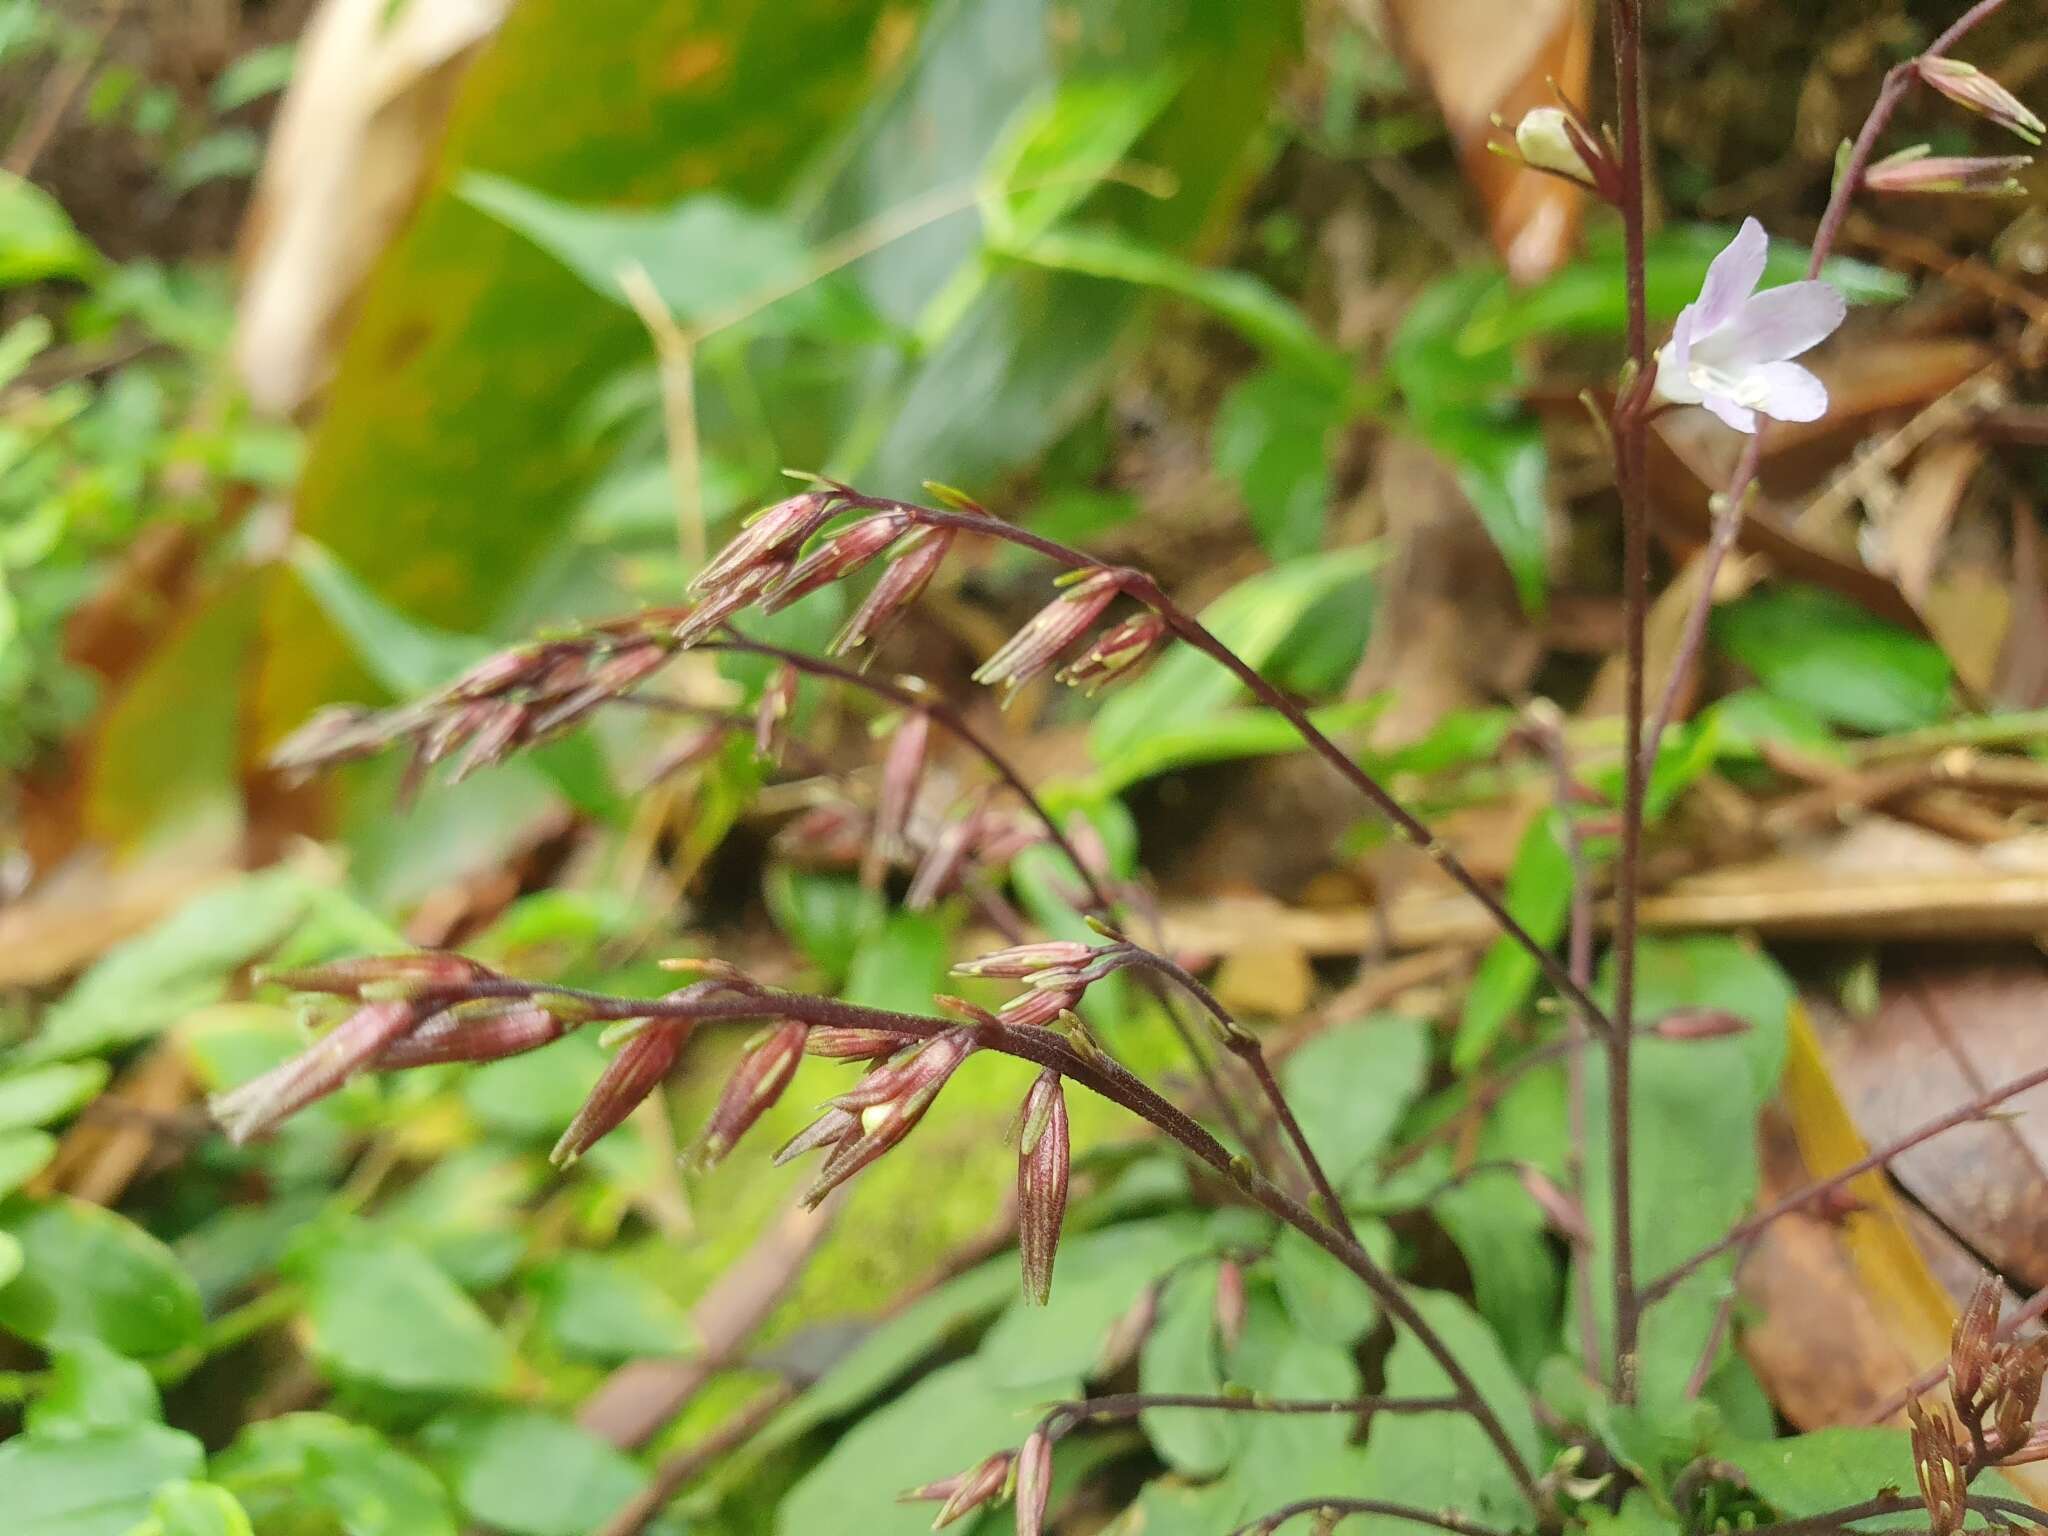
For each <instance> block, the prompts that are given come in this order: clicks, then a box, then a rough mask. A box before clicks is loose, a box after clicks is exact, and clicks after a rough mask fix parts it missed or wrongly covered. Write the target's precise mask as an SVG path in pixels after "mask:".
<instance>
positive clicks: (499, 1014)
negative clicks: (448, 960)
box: [374, 1002, 565, 1072]
mask: <svg viewBox="0 0 2048 1536" xmlns="http://www.w3.org/2000/svg"><path fill="white" fill-rule="evenodd" d="M564 1028H565V1026H564V1025H563V1023H562V1021H561V1020H560V1019H558V1018H556V1017H555V1016H554V1015H553V1014H551V1013H549V1012H548V1011H547V1010H546V1009H545V1008H536V1007H534V1006H533V1005H532V1004H531V1003H524V1002H519V1003H498V1004H495V1005H494V1006H492V1007H491V1008H489V1009H487V1010H482V1011H475V1012H472V1011H469V1010H461V1009H450V1010H448V1011H446V1012H443V1013H437V1014H435V1015H434V1016H433V1017H432V1018H430V1019H428V1020H427V1021H426V1022H425V1023H424V1024H422V1025H420V1027H419V1028H418V1029H416V1030H414V1031H413V1032H412V1033H411V1034H409V1035H404V1036H401V1037H400V1038H399V1039H397V1040H394V1041H393V1042H392V1043H391V1044H390V1045H388V1046H386V1047H385V1049H384V1052H383V1054H382V1055H380V1056H379V1057H378V1058H377V1060H376V1062H375V1063H374V1065H375V1066H376V1069H377V1070H378V1071H379V1072H402V1071H404V1070H406V1069H407V1068H409V1067H438V1066H445V1065H447V1064H448V1063H450V1062H458V1061H459V1062H485V1061H500V1060H502V1059H504V1058H505V1057H507V1056H519V1055H522V1054H524V1053H525V1052H527V1051H535V1050H539V1049H540V1048H541V1047H542V1046H544V1045H549V1044H552V1043H553V1042H554V1041H556V1040H559V1039H561V1038H562V1033H563V1030H564Z"/></svg>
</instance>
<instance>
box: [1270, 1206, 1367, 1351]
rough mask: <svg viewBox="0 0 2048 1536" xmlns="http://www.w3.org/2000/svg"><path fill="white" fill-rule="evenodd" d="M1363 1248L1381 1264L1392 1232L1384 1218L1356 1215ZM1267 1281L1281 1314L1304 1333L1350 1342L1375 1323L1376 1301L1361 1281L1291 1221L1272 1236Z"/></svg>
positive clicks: (1357, 1338)
mask: <svg viewBox="0 0 2048 1536" xmlns="http://www.w3.org/2000/svg"><path fill="white" fill-rule="evenodd" d="M1354 1226H1355V1227H1356V1228H1357V1231H1358V1240H1359V1242H1360V1243H1362V1244H1363V1245H1364V1247H1365V1251H1366V1252H1367V1253H1369V1254H1371V1255H1372V1256H1373V1258H1374V1259H1375V1260H1377V1261H1378V1262H1379V1264H1380V1266H1381V1267H1382V1268H1387V1267H1388V1266H1389V1265H1390V1263H1391V1261H1392V1259H1393V1256H1394V1234H1393V1232H1392V1231H1390V1230H1389V1229H1388V1227H1387V1226H1386V1224H1385V1223H1384V1222H1378V1221H1357V1222H1354ZM1268 1262H1269V1263H1270V1265H1271V1266H1272V1274H1273V1283H1274V1285H1275V1286H1276V1287H1277V1288H1278V1290H1279V1292H1280V1301H1281V1304H1282V1305H1284V1306H1285V1307H1286V1308H1287V1315H1288V1317H1290V1318H1291V1319H1292V1320H1293V1323H1294V1326H1295V1328H1297V1329H1298V1330H1299V1331H1300V1332H1301V1333H1302V1334H1303V1335H1304V1336H1305V1337H1307V1338H1311V1339H1321V1340H1323V1341H1324V1342H1325V1343H1330V1344H1344V1345H1351V1344H1356V1343H1357V1342H1358V1340H1359V1339H1360V1338H1361V1337H1363V1336H1364V1335H1365V1334H1367V1333H1369V1332H1371V1330H1372V1329H1373V1328H1374V1327H1376V1326H1377V1325H1378V1323H1379V1319H1380V1304H1379V1302H1378V1300H1377V1299H1375V1298H1374V1296H1373V1294H1372V1292H1371V1291H1370V1290H1368V1289H1367V1288H1366V1284H1365V1282H1364V1281H1363V1280H1361V1279H1359V1278H1358V1276H1356V1275H1354V1274H1353V1273H1352V1272H1351V1271H1350V1270H1348V1269H1346V1268H1345V1267H1344V1266H1343V1265H1342V1264H1339V1263H1338V1262H1337V1261H1336V1260H1335V1259H1334V1258H1332V1257H1331V1256H1330V1255H1329V1254H1328V1253H1326V1252H1325V1251H1324V1250H1323V1249H1321V1248H1320V1247H1318V1246H1317V1245H1316V1244H1315V1243H1314V1242H1312V1241H1310V1240H1309V1239H1308V1238H1306V1237H1304V1236H1302V1234H1301V1233H1300V1232H1298V1231H1296V1230H1295V1229H1294V1228H1293V1227H1282V1228H1281V1229H1280V1234H1279V1236H1277V1237H1276V1238H1274V1239H1273V1253H1272V1257H1271V1258H1270V1259H1269V1260H1268Z"/></svg>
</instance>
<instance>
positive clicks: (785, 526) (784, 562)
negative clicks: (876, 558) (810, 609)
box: [689, 491, 837, 597]
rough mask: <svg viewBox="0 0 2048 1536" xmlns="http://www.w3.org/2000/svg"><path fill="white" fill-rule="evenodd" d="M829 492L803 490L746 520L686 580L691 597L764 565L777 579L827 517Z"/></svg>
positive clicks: (830, 504)
mask: <svg viewBox="0 0 2048 1536" xmlns="http://www.w3.org/2000/svg"><path fill="white" fill-rule="evenodd" d="M836 496H837V493H836V492H833V491H804V492H802V493H801V494H799V495H796V496H791V497H790V498H788V499H787V500H786V501H778V502H776V503H775V505H774V506H772V507H764V508H763V509H762V510H761V511H759V512H756V513H755V514H754V515H753V516H752V517H750V518H748V519H747V521H746V525H745V527H743V528H742V529H741V530H740V532H739V534H738V535H737V536H736V537H735V538H734V539H733V540H732V541H731V542H730V543H728V544H727V545H726V546H725V548H724V549H722V550H720V551H719V552H718V553H717V555H715V556H714V557H713V558H712V560H711V563H710V564H709V565H707V566H705V567H704V569H703V570H701V571H699V572H698V573H697V574H696V576H695V577H693V578H692V579H691V581H690V587H689V590H690V592H691V594H692V595H693V596H697V597H703V596H706V595H708V594H710V593H713V592H716V591H718V590H720V589H721V588H723V587H725V586H727V585H728V584H730V583H733V582H736V581H738V580H740V579H741V578H743V577H745V576H746V575H748V574H749V573H750V572H755V571H758V570H760V569H761V568H762V566H763V565H764V564H766V565H773V566H774V567H775V575H776V577H777V578H778V579H779V578H780V577H781V576H782V575H783V574H784V572H785V571H786V570H787V569H788V568H789V565H790V563H791V561H793V560H794V558H795V556H796V552H797V550H798V549H800V548H801V547H802V546H803V542H804V540H806V539H808V538H809V537H810V536H811V535H812V534H814V533H816V532H817V531H818V528H819V525H820V524H822V523H823V522H824V521H825V519H826V518H828V517H829V516H831V513H832V503H833V501H834V499H835V498H836Z"/></svg>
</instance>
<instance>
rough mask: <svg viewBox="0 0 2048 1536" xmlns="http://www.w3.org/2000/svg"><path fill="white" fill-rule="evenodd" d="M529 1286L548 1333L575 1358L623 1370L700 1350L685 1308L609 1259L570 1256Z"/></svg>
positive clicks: (541, 1271) (550, 1266)
mask: <svg viewBox="0 0 2048 1536" xmlns="http://www.w3.org/2000/svg"><path fill="white" fill-rule="evenodd" d="M528 1283H529V1285H530V1286H531V1287H532V1289H533V1291H534V1294H535V1295H537V1296H538V1297H539V1298H540V1302H541V1316H542V1317H543V1318H544V1319H545V1321H546V1323H547V1326H548V1331H549V1332H550V1333H551V1334H553V1335H554V1337H555V1340H556V1342H557V1343H559V1344H560V1345H561V1346H562V1348H563V1349H564V1350H565V1351H566V1352H568V1353H569V1354H572V1355H576V1356H579V1357H581V1358H583V1359H586V1360H596V1361H599V1362H602V1363H605V1364H617V1363H618V1362H620V1361H624V1360H633V1359H638V1358H643V1357H645V1356H649V1355H685V1354H689V1353H691V1352H692V1351H693V1350H694V1349H695V1348H696V1347H697V1338H696V1333H695V1331H694V1330H693V1329H692V1328H691V1327H690V1320H689V1318H688V1317H687V1316H686V1315H685V1314H684V1312H683V1310H682V1308H680V1307H678V1306H677V1305H676V1304H675V1303H674V1302H673V1301H671V1300H670V1299H669V1298H668V1296H667V1295H666V1294H664V1293H663V1292H662V1291H661V1290H660V1289H659V1288H658V1287H657V1286H655V1285H654V1283H653V1282H652V1281H650V1280H648V1279H646V1278H645V1277H644V1276H642V1275H640V1274H638V1273H636V1272H635V1271H634V1270H632V1269H630V1268H628V1267H627V1266H626V1265H625V1264H623V1263H621V1262H620V1261H619V1260H618V1259H616V1258H613V1257H611V1256H609V1255H605V1254H596V1253H565V1254H563V1255H562V1256H561V1257H560V1258H558V1259H553V1260H550V1261H549V1262H548V1263H547V1264H545V1265H543V1266H542V1267H541V1268H539V1269H537V1270H536V1271H534V1273H533V1276H532V1278H531V1279H530V1281H529V1282H528Z"/></svg>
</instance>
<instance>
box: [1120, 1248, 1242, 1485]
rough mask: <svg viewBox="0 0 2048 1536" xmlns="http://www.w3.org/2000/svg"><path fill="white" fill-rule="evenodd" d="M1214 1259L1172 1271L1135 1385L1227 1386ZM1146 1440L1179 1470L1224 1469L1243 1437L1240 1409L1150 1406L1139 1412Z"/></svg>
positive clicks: (1202, 1390)
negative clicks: (1233, 1411)
mask: <svg viewBox="0 0 2048 1536" xmlns="http://www.w3.org/2000/svg"><path fill="white" fill-rule="evenodd" d="M1217 1273H1218V1270H1217V1266H1216V1265H1214V1264H1191V1265H1186V1266H1184V1267H1182V1268H1181V1269H1178V1270H1176V1271H1175V1272H1174V1274H1173V1277H1172V1278H1171V1279H1170V1280H1168V1281H1167V1282H1166V1289H1165V1291H1164V1292H1162V1293H1161V1295H1160V1298H1159V1318H1158V1321H1157V1322H1155V1323H1154V1324H1153V1325H1152V1331H1151V1333H1149V1334H1147V1335H1146V1336H1145V1344H1144V1347H1143V1348H1142V1349H1141V1350H1140V1351H1139V1352H1138V1390H1139V1391H1140V1392H1146V1393H1173V1394H1181V1393H1197V1394H1200V1395H1202V1396H1205V1397H1214V1396H1215V1395H1217V1394H1218V1393H1220V1392H1221V1391H1222V1390H1223V1384H1224V1375H1223V1345H1222V1342H1221V1341H1220V1340H1219V1339H1218V1338H1217V1336H1216V1277H1217ZM1139 1423H1140V1424H1142V1425H1143V1426H1144V1430H1145V1438H1146V1439H1148V1440H1150V1441H1151V1442H1152V1448H1153V1449H1154V1450H1156V1451H1157V1452H1158V1453H1159V1458H1160V1460H1162V1461H1164V1462H1165V1463H1166V1464H1167V1465H1168V1466H1169V1467H1171V1468H1173V1470H1174V1471H1176V1472H1179V1473H1181V1474H1182V1475H1184V1476H1187V1477H1209V1476H1213V1475H1214V1474H1216V1473H1218V1472H1221V1471H1222V1470H1223V1469H1224V1468H1225V1467H1226V1466H1228V1465H1229V1464H1230V1461H1231V1458H1232V1457H1234V1456H1235V1455H1236V1454H1237V1450H1238V1447H1239V1446H1240V1445H1241V1444H1242V1443H1243V1440H1244V1424H1243V1422H1242V1421H1241V1420H1240V1419H1239V1418H1238V1416H1237V1415H1236V1414H1230V1413H1212V1412H1209V1411H1207V1410H1205V1409H1199V1408H1152V1409H1148V1410H1146V1412H1145V1413H1144V1414H1143V1415H1141V1416H1140V1418H1139Z"/></svg>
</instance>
